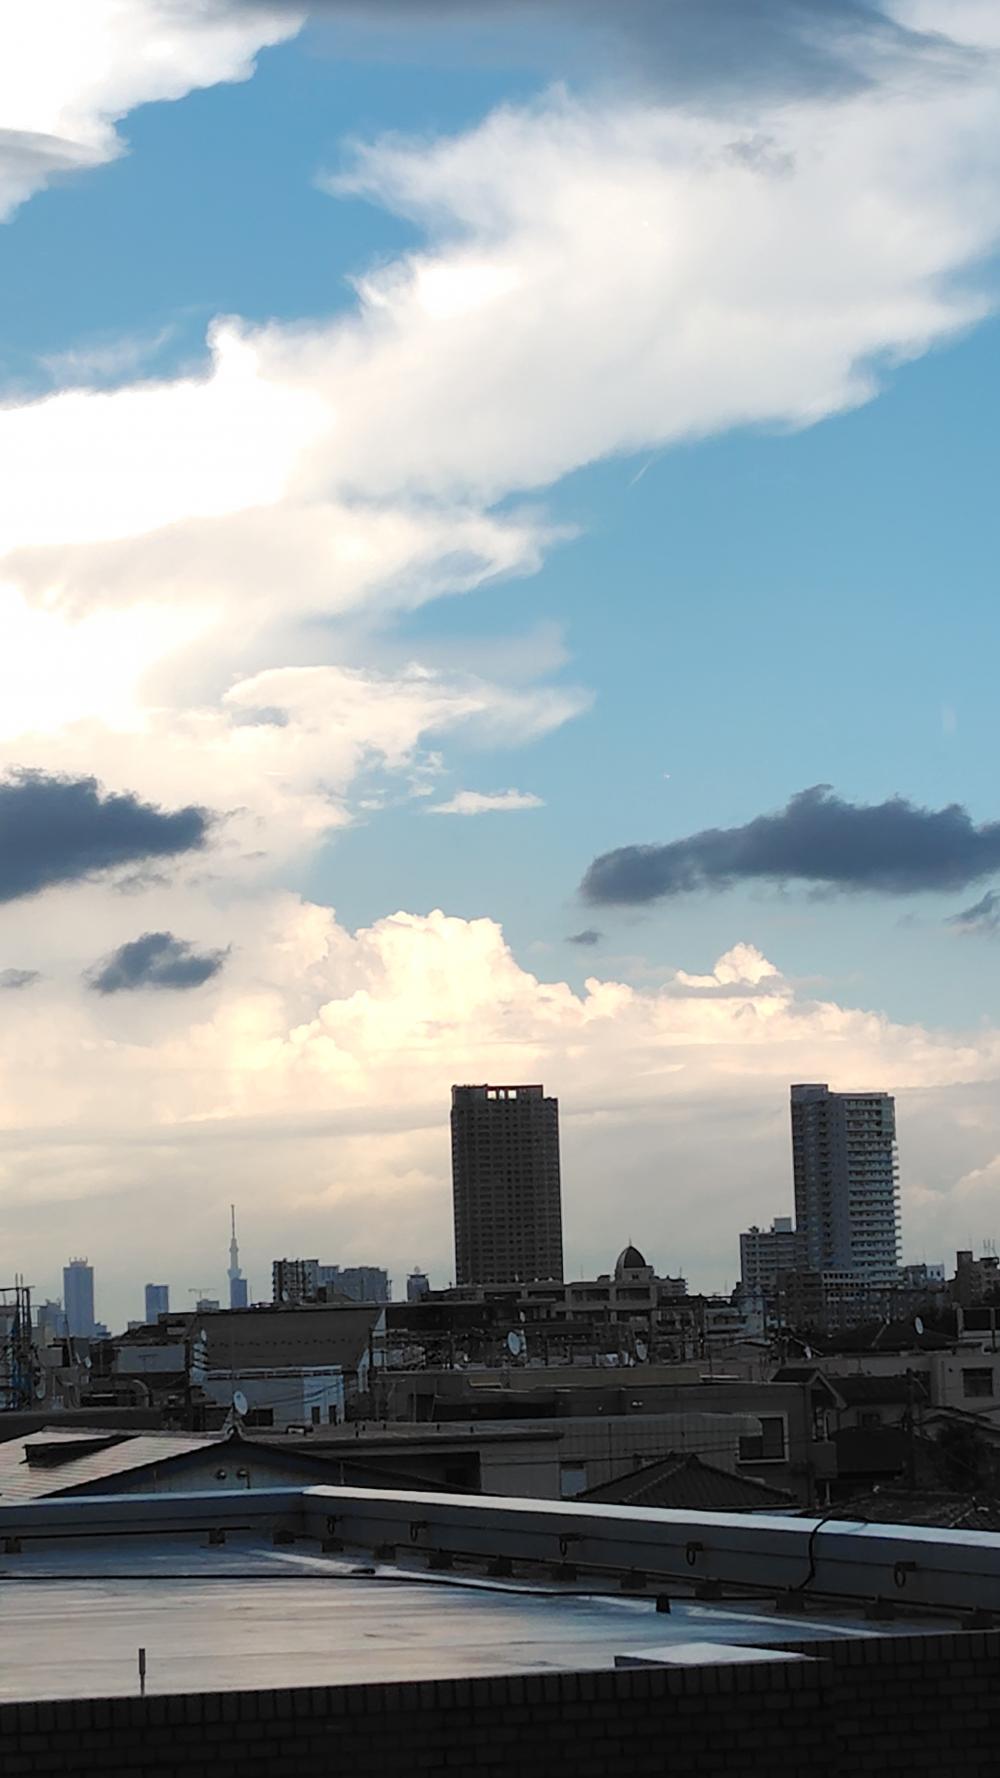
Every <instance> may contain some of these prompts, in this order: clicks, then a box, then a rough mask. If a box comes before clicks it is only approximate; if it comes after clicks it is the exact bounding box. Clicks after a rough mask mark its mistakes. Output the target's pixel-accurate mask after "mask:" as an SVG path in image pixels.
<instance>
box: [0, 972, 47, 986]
mask: <svg viewBox="0 0 1000 1778" xmlns="http://www.w3.org/2000/svg"><path fill="white" fill-rule="evenodd" d="M40 979H41V977H40V975H39V971H38V970H37V969H0V990H4V991H6V990H7V989H17V988H30V987H31V985H32V983H33V982H37V981H39V980H40Z"/></svg>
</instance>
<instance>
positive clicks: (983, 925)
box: [948, 889, 1000, 937]
mask: <svg viewBox="0 0 1000 1778" xmlns="http://www.w3.org/2000/svg"><path fill="white" fill-rule="evenodd" d="M948 925H949V926H955V927H957V929H958V931H959V932H961V933H963V934H964V935H966V936H969V935H976V934H978V935H980V936H983V935H985V936H986V937H993V935H994V934H995V933H997V932H1000V894H998V893H997V891H996V890H995V889H987V891H986V894H985V895H984V896H982V898H981V899H980V900H979V901H976V902H973V904H972V906H971V907H967V908H963V909H962V910H961V912H960V913H957V914H951V915H950V916H949V919H948Z"/></svg>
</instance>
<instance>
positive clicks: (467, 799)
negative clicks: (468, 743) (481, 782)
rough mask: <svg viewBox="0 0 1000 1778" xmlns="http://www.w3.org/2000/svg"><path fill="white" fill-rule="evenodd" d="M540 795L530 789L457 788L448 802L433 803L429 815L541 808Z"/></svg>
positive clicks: (480, 813)
mask: <svg viewBox="0 0 1000 1778" xmlns="http://www.w3.org/2000/svg"><path fill="white" fill-rule="evenodd" d="M544 806H545V805H544V803H543V801H542V799H541V797H540V796H534V795H533V794H532V792H531V791H530V790H457V791H456V792H455V795H454V796H452V797H449V799H448V801H447V802H446V803H432V805H431V806H430V808H429V809H428V810H427V811H426V813H427V814H428V815H496V814H509V813H512V812H513V811H514V810H517V809H541V808H544Z"/></svg>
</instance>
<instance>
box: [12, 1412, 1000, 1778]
mask: <svg viewBox="0 0 1000 1778" xmlns="http://www.w3.org/2000/svg"><path fill="white" fill-rule="evenodd" d="M237 1450H239V1447H237ZM177 1461H178V1462H179V1463H180V1464H184V1463H186V1462H188V1461H189V1459H188V1458H187V1457H185V1456H181V1457H179V1458H178V1460H177ZM190 1461H192V1462H193V1463H195V1464H197V1463H199V1462H201V1461H202V1459H201V1457H200V1456H199V1455H198V1453H197V1452H195V1453H192V1454H191V1458H190ZM218 1467H219V1469H220V1470H227V1471H229V1464H228V1463H227V1462H225V1461H224V1462H221V1463H219V1464H218ZM240 1467H241V1464H240V1462H239V1461H237V1464H236V1469H237V1475H236V1476H233V1474H232V1473H231V1471H229V1473H227V1474H226V1475H225V1476H224V1477H217V1478H216V1482H215V1486H214V1487H212V1488H210V1489H209V1490H207V1491H205V1490H202V1491H199V1492H172V1491H168V1492H166V1493H161V1494H157V1495H150V1494H135V1495H130V1496H127V1497H126V1496H122V1495H117V1496H114V1497H111V1498H108V1497H103V1498H102V1497H100V1496H97V1497H95V1496H93V1495H92V1494H88V1496H87V1497H86V1498H80V1497H76V1498H65V1499H34V1500H29V1501H26V1502H23V1503H20V1504H13V1505H11V1504H7V1505H5V1504H4V1502H3V1500H2V1499H0V1537H2V1538H3V1539H4V1541H5V1548H6V1554H5V1557H4V1568H5V1573H6V1574H8V1575H16V1576H17V1577H18V1578H19V1579H20V1581H21V1583H22V1584H21V1585H17V1583H16V1581H14V1580H11V1581H10V1582H9V1585H10V1586H11V1587H12V1589H13V1592H14V1593H15V1594H16V1599H12V1602H11V1603H12V1605H14V1606H15V1607H16V1609H15V1610H14V1612H13V1615H12V1622H11V1626H10V1629H11V1633H10V1634H9V1635H8V1636H7V1637H6V1638H5V1645H4V1661H3V1663H2V1665H0V1767H2V1768H3V1770H4V1771H5V1772H7V1771H9V1772H11V1773H12V1774H13V1773H17V1774H18V1775H19V1778H36V1775H39V1778H40V1775H42V1774H45V1775H47V1778H63V1775H65V1778H80V1775H81V1774H86V1775H88V1778H90V1775H93V1778H106V1774H109V1773H111V1772H127V1773H128V1774H129V1775H130V1778H154V1775H155V1778H188V1774H190V1773H192V1772H196V1773H204V1772H211V1773H213V1774H218V1778H271V1775H273V1774H274V1773H275V1772H276V1771H279V1770H280V1771H282V1772H285V1771H287V1772H300V1771H301V1772H307V1771H310V1770H312V1769H317V1770H319V1769H322V1770H323V1771H330V1772H337V1773H344V1774H347V1773H350V1774H351V1778H411V1775H412V1774H413V1773H415V1772H418V1771H419V1772H428V1773H444V1772H446V1771H447V1772H451V1771H455V1772H460V1773H472V1772H480V1771H488V1772H489V1773H490V1774H491V1775H492V1778H552V1775H553V1774H562V1773H576V1772H580V1773H586V1774H587V1775H588V1778H621V1774H622V1773H635V1774H650V1775H651V1778H652V1775H653V1774H663V1773H665V1772H668V1771H669V1772H670V1773H671V1774H673V1773H684V1772H702V1773H706V1774H709V1775H711V1774H713V1773H714V1774H721V1773H731V1774H734V1775H735V1774H739V1778H802V1775H803V1774H805V1773H808V1774H810V1775H811V1778H842V1775H843V1774H847V1773H861V1772H882V1771H884V1772H886V1773H897V1774H901V1775H902V1774H908V1775H909V1774H913V1773H917V1772H919V1773H926V1774H932V1773H933V1774H938V1775H944V1774H949V1775H950V1774H952V1773H963V1774H970V1775H973V1774H977V1775H981V1778H986V1775H987V1774H989V1773H991V1772H993V1771H994V1770H995V1767H996V1743H997V1736H998V1733H1000V1698H998V1694H997V1687H996V1674H997V1665H998V1662H1000V1633H997V1632H996V1631H987V1630H974V1629H964V1628H956V1627H955V1626H956V1624H958V1623H960V1622H961V1620H962V1618H963V1617H964V1618H965V1620H966V1621H968V1618H969V1614H970V1613H971V1612H973V1611H979V1612H981V1613H982V1612H986V1613H995V1612H996V1611H997V1610H998V1609H1000V1537H998V1536H995V1535H990V1534H989V1533H985V1534H983V1533H979V1534H972V1535H970V1534H968V1533H963V1532H962V1531H954V1530H953V1531H949V1532H941V1531H939V1530H930V1529H926V1528H923V1527H908V1526H907V1527H901V1526H898V1525H885V1524H867V1525H862V1524H858V1523H850V1522H844V1523H835V1522H830V1521H829V1520H827V1519H815V1518H806V1519H795V1518H789V1517H787V1516H778V1515H770V1514H768V1515H763V1516H760V1517H757V1516H746V1515H730V1514H727V1513H710V1512H704V1513H692V1512H678V1511H665V1510H648V1509H645V1508H643V1507H636V1506H633V1507H623V1506H618V1505H608V1504H598V1503H591V1502H587V1503H584V1504H576V1503H562V1504H556V1505H540V1504H539V1503H535V1502H511V1501H490V1500H475V1501H467V1500H463V1499H461V1498H457V1497H455V1496H453V1495H451V1496H449V1495H443V1494H440V1493H435V1492H431V1491H414V1490H412V1489H400V1490H393V1491H381V1492H375V1491H370V1490H364V1489H359V1488H356V1487H323V1486H317V1487H310V1486H302V1485H301V1484H300V1485H298V1486H291V1487H286V1488H282V1487H277V1488H270V1489H268V1488H261V1489H252V1490H248V1489H247V1487H246V1484H245V1481H244V1480H243V1479H241V1478H239V1476H238V1471H239V1468H240ZM234 1481H235V1482H236V1486H235V1487H234V1486H232V1484H233V1482H234ZM226 1484H229V1485H228V1486H227V1485H226ZM514 1564H517V1579H516V1583H515V1584H511V1583H510V1582H509V1581H505V1580H504V1578H503V1577H504V1575H506V1574H510V1572H511V1570H512V1567H513V1565H514ZM428 1568H430V1569H432V1570H433V1571H434V1574H433V1579H434V1580H435V1582H436V1584H435V1585H434V1586H433V1587H430V1586H428V1585H427V1578H428V1577H427V1572H426V1571H427V1569H428ZM463 1568H464V1569H465V1571H466V1572H465V1573H464V1574H463V1573H461V1572H452V1571H453V1570H456V1569H457V1570H461V1569H463ZM489 1570H491V1571H492V1573H491V1576H490V1578H489V1579H488V1580H487V1571H489ZM151 1579H155V1582H156V1584H155V1585H151V1584H150V1581H151ZM470 1580H474V1581H476V1582H477V1583H478V1584H473V1585H470V1584H469V1581H470ZM33 1583H34V1584H33ZM387 1583H391V1584H387ZM484 1583H485V1584H484ZM727 1587H728V1588H741V1587H743V1588H748V1589H749V1590H750V1592H751V1601H750V1604H749V1607H747V1606H746V1605H745V1604H743V1603H741V1602H740V1599H739V1597H738V1596H737V1597H735V1598H734V1597H731V1598H730V1599H728V1600H727V1599H726V1598H725V1597H724V1596H723V1592H722V1590H723V1589H724V1588H727ZM621 1591H625V1592H626V1593H627V1597H626V1598H624V1599H623V1598H622V1597H621V1596H618V1597H614V1596H611V1595H614V1594H616V1593H618V1594H619V1595H620V1592H621ZM525 1595H527V1596H525ZM826 1599H835V1600H837V1601H838V1608H837V1610H836V1611H835V1613H830V1612H829V1611H828V1609H827V1607H826V1605H825V1604H824V1600H826ZM660 1600H669V1609H668V1610H666V1611H661V1610H660V1609H659V1608H658V1607H659V1602H660ZM873 1600H874V1601H880V1602H881V1604H880V1606H879V1609H878V1613H877V1614H875V1613H873V1612H872V1608H871V1602H872V1601H873ZM863 1602H867V1605H868V1611H867V1612H866V1611H865V1610H864V1609H863ZM95 1624H96V1625H97V1626H99V1633H95ZM140 1649H141V1650H143V1651H145V1655H146V1656H147V1657H148V1659H147V1660H144V1661H143V1662H142V1663H141V1672H142V1683H141V1687H140V1677H139V1675H140V1663H139V1662H138V1660H137V1655H138V1651H139V1650H140ZM140 1689H141V1691H142V1693H143V1695H142V1696H140V1695H139V1693H140Z"/></svg>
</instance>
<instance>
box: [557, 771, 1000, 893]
mask: <svg viewBox="0 0 1000 1778" xmlns="http://www.w3.org/2000/svg"><path fill="white" fill-rule="evenodd" d="M997 869H1000V822H998V821H994V822H989V823H987V824H986V825H984V826H982V827H975V826H974V825H973V823H972V820H971V818H970V816H969V814H968V812H967V810H965V809H963V808H962V807H961V805H960V804H958V803H952V804H951V805H950V806H949V807H948V808H946V809H921V808H918V807H917V806H916V804H914V803H911V802H907V800H906V798H905V797H901V796H895V797H891V798H890V799H889V801H888V802H884V803H873V804H865V803H848V802H844V801H843V800H842V799H841V798H840V797H838V796H834V794H833V792H832V790H831V789H830V786H829V785H828V784H816V785H814V786H813V788H812V789H811V790H802V791H800V792H799V794H798V795H797V796H793V797H792V799H791V801H790V802H789V804H788V806H787V808H785V809H782V810H780V812H779V813H778V814H775V815H758V816H757V818H756V820H754V821H748V822H747V824H746V826H745V827H726V828H720V827H711V828H706V829H705V831H704V832H702V833H695V834H691V835H690V836H689V838H687V839H683V840H672V841H670V842H669V843H668V844H667V845H662V846H622V847H621V848H620V849H619V850H618V851H616V852H605V853H604V854H603V856H602V857H600V858H595V860H594V862H593V864H592V865H591V866H590V869H589V870H588V872H587V874H586V876H585V877H584V879H583V884H582V894H583V898H584V900H585V901H588V902H591V903H593V904H594V905H597V906H603V905H610V904H614V903H617V904H620V905H632V906H636V905H639V904H641V903H643V902H650V901H661V900H664V899H666V898H668V897H672V896H675V895H692V894H696V893H698V892H699V891H705V890H713V889H715V890H718V889H729V888H731V887H732V886H733V884H735V883H743V882H769V883H775V884H779V883H789V882H796V881H798V882H803V883H813V884H816V885H817V886H821V887H822V888H824V889H832V890H837V889H844V890H847V889H872V890H877V891H879V892H880V893H881V894H883V895H915V894H917V893H918V892H919V891H920V890H925V889H929V890H946V889H961V888H965V887H966V886H967V885H968V884H969V883H974V882H976V881H977V880H978V879H979V878H981V877H985V876H988V875H989V874H990V873H991V872H993V871H995V870H997Z"/></svg>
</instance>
